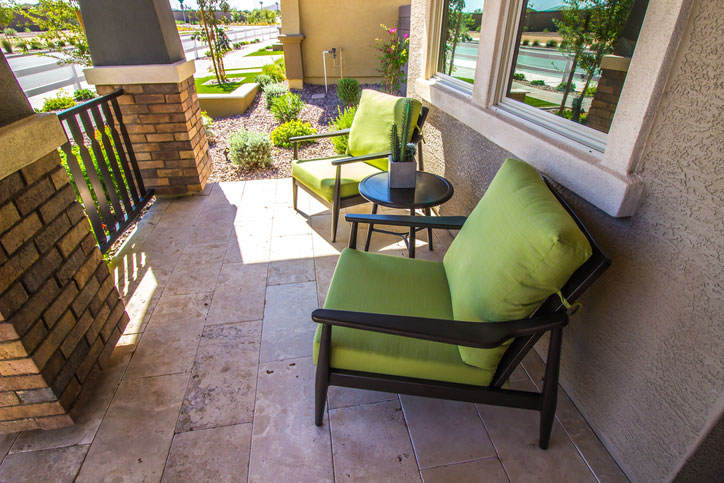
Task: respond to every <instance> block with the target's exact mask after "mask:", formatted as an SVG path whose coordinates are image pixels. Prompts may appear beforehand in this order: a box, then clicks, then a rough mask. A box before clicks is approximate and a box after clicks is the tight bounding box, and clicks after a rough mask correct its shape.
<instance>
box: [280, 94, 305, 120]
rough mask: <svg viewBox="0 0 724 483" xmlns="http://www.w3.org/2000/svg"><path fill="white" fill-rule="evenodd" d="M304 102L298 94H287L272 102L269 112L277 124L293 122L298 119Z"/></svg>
mask: <svg viewBox="0 0 724 483" xmlns="http://www.w3.org/2000/svg"><path fill="white" fill-rule="evenodd" d="M305 105H306V104H305V102H304V101H303V100H302V98H301V97H300V96H299V95H298V94H292V93H291V92H287V93H286V94H283V95H281V96H276V97H275V98H274V100H273V101H272V106H271V112H272V114H274V117H275V118H276V119H277V121H279V122H288V121H293V120H295V119H297V118H298V117H299V113H300V112H302V109H304V106H305Z"/></svg>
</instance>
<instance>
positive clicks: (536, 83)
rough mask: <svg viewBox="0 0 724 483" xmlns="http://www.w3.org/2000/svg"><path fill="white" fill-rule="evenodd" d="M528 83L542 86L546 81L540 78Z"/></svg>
mask: <svg viewBox="0 0 724 483" xmlns="http://www.w3.org/2000/svg"><path fill="white" fill-rule="evenodd" d="M530 85H532V86H544V85H546V82H545V81H542V80H534V81H530Z"/></svg>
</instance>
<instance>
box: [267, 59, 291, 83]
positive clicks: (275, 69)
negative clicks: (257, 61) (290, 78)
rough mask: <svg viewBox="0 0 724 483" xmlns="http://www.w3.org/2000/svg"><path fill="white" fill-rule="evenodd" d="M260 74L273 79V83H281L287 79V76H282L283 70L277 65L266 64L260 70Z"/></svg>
mask: <svg viewBox="0 0 724 483" xmlns="http://www.w3.org/2000/svg"><path fill="white" fill-rule="evenodd" d="M261 73H262V74H264V75H268V76H269V77H271V78H272V79H274V82H281V81H283V80H286V79H287V76H285V75H284V69H283V68H282V66H281V65H279V64H277V63H273V64H266V65H265V66H264V67H262V68H261Z"/></svg>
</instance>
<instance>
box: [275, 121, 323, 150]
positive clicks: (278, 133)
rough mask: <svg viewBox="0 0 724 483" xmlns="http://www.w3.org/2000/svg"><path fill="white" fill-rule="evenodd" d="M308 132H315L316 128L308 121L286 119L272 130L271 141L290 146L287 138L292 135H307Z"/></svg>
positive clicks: (278, 144) (277, 144) (286, 146)
mask: <svg viewBox="0 0 724 483" xmlns="http://www.w3.org/2000/svg"><path fill="white" fill-rule="evenodd" d="M310 134H317V130H316V129H314V128H313V127H312V125H311V124H309V123H308V122H302V121H288V122H285V123H284V124H282V125H280V126H279V127H277V128H276V129H275V130H273V131H272V133H271V141H272V142H273V143H274V145H275V146H281V147H283V148H291V147H292V143H291V142H290V141H289V138H292V137H294V136H308V135H310ZM304 142H314V141H304Z"/></svg>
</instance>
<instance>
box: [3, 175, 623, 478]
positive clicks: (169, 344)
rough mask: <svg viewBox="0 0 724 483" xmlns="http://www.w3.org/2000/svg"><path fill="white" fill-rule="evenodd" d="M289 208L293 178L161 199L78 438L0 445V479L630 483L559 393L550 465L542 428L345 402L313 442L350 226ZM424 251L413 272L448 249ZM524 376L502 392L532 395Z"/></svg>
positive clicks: (394, 248) (465, 414)
mask: <svg viewBox="0 0 724 483" xmlns="http://www.w3.org/2000/svg"><path fill="white" fill-rule="evenodd" d="M299 208H300V210H301V211H303V212H304V213H305V214H306V216H302V215H300V214H297V213H295V212H294V211H293V210H292V209H291V181H290V180H289V179H284V180H264V181H249V182H246V183H244V182H238V183H221V184H215V185H210V186H209V187H207V189H206V190H205V192H204V193H203V195H200V196H196V197H191V198H183V199H177V200H173V201H171V200H159V201H157V202H156V204H155V205H154V206H153V208H152V209H151V211H150V212H149V213H148V214H147V215H146V216H145V217H144V219H143V220H142V221H141V223H140V224H139V226H138V228H137V231H136V232H135V233H134V235H133V237H132V238H131V239H130V241H129V242H128V243H127V245H126V247H125V248H124V250H123V252H122V255H121V257H120V259H119V262H118V265H117V266H116V267H115V269H114V273H115V275H116V279H117V284H118V287H119V289H120V290H121V291H122V293H123V295H124V297H125V300H126V303H127V310H128V314H129V315H130V318H131V322H130V324H129V325H128V328H127V329H126V332H125V334H124V336H123V338H122V339H121V341H120V342H119V345H118V347H117V348H116V350H115V352H114V354H113V358H112V364H111V367H110V368H109V369H108V370H106V371H105V372H104V373H102V374H101V375H100V376H99V378H98V380H96V381H95V384H93V385H92V387H90V388H88V387H87V388H85V389H84V393H83V396H82V400H81V402H79V404H78V406H77V408H76V409H77V413H78V415H79V416H78V419H77V424H76V425H75V426H73V427H70V428H64V429H59V430H55V431H48V432H38V431H33V432H26V433H20V434H13V435H5V436H0V458H2V464H0V481H12V482H21V481H32V482H35V481H73V480H77V481H93V482H96V481H144V482H153V481H165V482H172V481H181V482H196V481H214V482H216V481H235V482H236V481H246V480H248V481H259V482H261V481H264V482H297V481H311V482H319V481H333V480H336V481H364V482H367V481H375V482H382V481H394V482H395V483H401V482H407V481H420V480H424V481H425V482H426V483H428V482H437V481H444V482H447V481H450V482H465V481H514V482H517V481H532V480H535V481H556V482H560V481H575V482H583V481H595V480H596V479H597V480H599V481H626V479H625V477H624V475H623V474H622V473H621V471H620V470H619V468H618V467H617V466H616V464H615V463H614V462H613V460H612V459H611V457H610V456H609V455H608V453H607V452H606V450H605V449H604V448H603V446H602V445H601V443H600V442H599V441H598V440H597V438H596V436H595V435H594V434H593V433H592V432H591V430H590V429H589V427H588V426H587V425H586V423H585V421H584V420H583V419H582V418H581V416H580V414H579V413H578V411H577V410H576V408H575V407H574V406H573V404H572V403H571V402H570V400H569V399H568V398H567V396H566V395H565V394H563V393H561V396H560V403H559V409H558V414H557V421H556V423H555V426H554V428H553V436H552V441H551V445H550V449H549V450H548V451H542V450H540V449H538V446H537V441H538V415H537V413H533V412H527V411H522V410H515V409H504V408H495V407H489V406H481V405H475V404H467V403H460V402H452V401H441V400H433V399H425V398H419V397H410V396H398V395H396V394H386V393H373V392H364V391H358V390H342V389H340V388H331V389H330V393H329V405H328V406H329V409H328V411H327V415H326V418H325V422H324V426H322V427H319V428H318V427H316V426H315V425H314V422H313V416H312V415H313V386H314V384H313V380H314V369H313V367H314V366H313V364H312V358H311V355H312V335H313V333H314V330H315V325H314V324H313V323H312V322H311V319H310V313H311V311H312V310H313V309H315V308H316V307H318V306H320V305H321V304H322V303H323V301H324V297H325V294H326V290H327V287H328V285H329V281H330V278H331V275H332V273H333V271H334V267H335V263H336V259H337V256H338V254H339V251H340V250H341V249H342V248H343V247H344V246H345V245H346V243H347V237H348V233H349V229H348V226H347V224H346V223H344V222H342V224H341V225H340V229H339V236H338V240H339V241H338V242H337V243H334V244H332V243H330V242H329V234H328V233H329V225H330V221H331V216H330V214H329V212H328V211H327V210H325V209H324V207H323V206H321V205H319V204H318V203H316V202H315V201H313V200H311V199H310V198H309V197H308V196H306V195H305V194H304V193H300V200H299ZM359 210H362V211H367V210H369V206H360V207H359ZM364 235H365V231H364V230H361V231H360V240H361V239H362V237H363V236H364ZM421 238H423V240H422V241H418V243H419V247H418V254H419V256H420V257H423V258H433V259H440V258H441V257H442V255H443V253H444V250H445V248H446V247H447V246H448V244H449V242H450V241H451V238H450V235H449V234H448V233H446V232H438V233H436V240H434V242H435V250H434V251H429V250H427V248H426V245H427V243H426V235H422V236H421ZM373 248H374V249H375V250H377V251H382V252H386V253H390V254H393V255H402V256H404V255H406V250H405V249H404V245H402V243H401V242H400V241H399V239H397V238H394V237H391V236H387V235H380V234H375V236H374V237H373ZM523 366H524V367H521V368H519V369H518V370H517V371H516V372H515V373H514V376H513V377H512V380H511V385H512V386H513V387H520V388H531V387H533V386H534V385H538V384H539V383H540V381H541V375H542V373H543V364H542V362H541V360H540V359H539V358H538V357H537V356H536V355H535V354H533V355H530V356H529V357H528V358H527V359H526V360H525V361H524V363H523Z"/></svg>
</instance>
